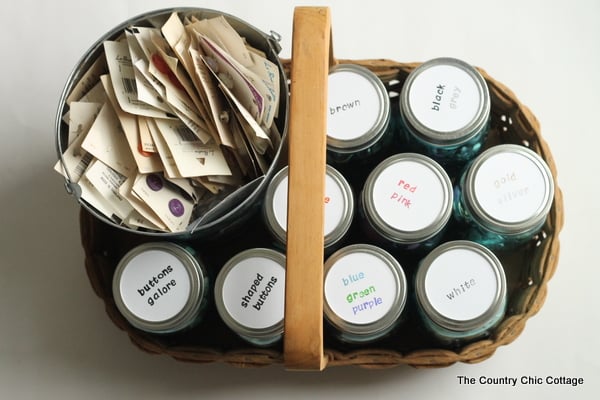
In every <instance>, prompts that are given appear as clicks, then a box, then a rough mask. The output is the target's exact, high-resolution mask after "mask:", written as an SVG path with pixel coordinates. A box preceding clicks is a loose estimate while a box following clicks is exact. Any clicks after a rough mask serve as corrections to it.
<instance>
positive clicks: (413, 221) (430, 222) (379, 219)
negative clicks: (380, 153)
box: [362, 153, 453, 244]
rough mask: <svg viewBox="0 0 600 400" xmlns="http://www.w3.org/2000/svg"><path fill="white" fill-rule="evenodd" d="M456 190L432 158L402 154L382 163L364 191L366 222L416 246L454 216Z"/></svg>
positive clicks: (387, 236) (389, 236)
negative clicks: (453, 204)
mask: <svg viewBox="0 0 600 400" xmlns="http://www.w3.org/2000/svg"><path fill="white" fill-rule="evenodd" d="M452 200H453V189H452V183H451V182H450V178H449V177H448V174H447V173H446V171H445V170H444V169H443V168H442V166H440V165H439V164H438V163H437V162H435V161H434V160H432V159H431V158H429V157H427V156H424V155H422V154H418V153H401V154H396V155H393V156H391V157H389V158H387V159H385V160H384V161H382V162H381V163H380V164H379V165H378V166H377V167H375V169H374V170H373V171H371V173H370V174H369V176H368V177H367V180H366V182H365V185H364V188H363V191H362V207H363V210H364V213H365V217H366V219H367V220H368V221H369V223H370V225H371V226H372V227H373V229H375V230H376V231H377V232H378V233H379V234H380V235H381V236H383V237H385V238H386V239H388V240H390V241H392V242H395V243H400V244H414V243H418V242H421V241H424V240H427V239H429V238H431V237H433V236H434V235H436V234H437V233H438V232H440V231H441V230H442V229H443V228H444V227H445V225H446V223H447V222H448V220H449V219H450V216H451V215H452Z"/></svg>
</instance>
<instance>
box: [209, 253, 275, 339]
mask: <svg viewBox="0 0 600 400" xmlns="http://www.w3.org/2000/svg"><path fill="white" fill-rule="evenodd" d="M285 265H286V259H285V255H284V254H282V253H280V252H278V251H275V250H272V249H267V248H253V249H248V250H244V251H242V252H240V253H238V254H236V255H235V256H233V257H232V258H231V259H230V260H229V261H227V263H226V264H225V265H224V266H223V268H222V269H221V271H220V272H219V274H218V275H217V279H216V281H215V304H216V307H217V311H218V313H219V315H220V316H221V319H222V320H223V321H224V322H225V324H226V325H227V326H228V327H229V328H230V329H231V330H233V331H234V332H236V333H237V334H238V335H239V336H241V337H242V338H245V339H247V340H250V341H259V342H263V343H265V344H269V343H272V342H274V341H276V340H278V339H279V338H280V337H281V336H282V334H283V327H284V312H285V310H284V303H285Z"/></svg>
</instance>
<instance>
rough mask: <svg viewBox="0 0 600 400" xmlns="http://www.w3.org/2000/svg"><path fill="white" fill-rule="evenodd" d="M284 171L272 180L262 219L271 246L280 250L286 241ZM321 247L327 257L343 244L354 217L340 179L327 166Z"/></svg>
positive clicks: (349, 195) (346, 186)
mask: <svg viewBox="0 0 600 400" xmlns="http://www.w3.org/2000/svg"><path fill="white" fill-rule="evenodd" d="M287 196H288V167H287V166H286V167H284V168H283V169H281V171H279V172H278V173H277V174H276V175H275V176H274V177H273V180H272V181H271V183H270V184H269V186H268V187H267V191H266V194H265V199H264V203H263V217H264V221H265V224H266V225H267V228H268V229H269V231H270V233H271V235H272V236H273V238H274V240H275V246H276V247H277V248H279V249H284V248H285V245H286V240H287V203H288V202H287V199H288V197H287ZM323 202H324V207H325V221H324V232H323V234H324V235H325V237H324V247H325V252H326V253H331V252H332V251H333V250H334V249H335V248H337V247H339V245H340V244H341V243H342V242H343V239H344V238H345V237H346V235H347V233H348V231H349V229H350V225H351V224H352V219H353V216H354V195H353V193H352V188H351V187H350V185H349V184H348V181H347V180H346V179H345V178H344V176H343V175H342V174H341V173H340V172H339V171H337V170H336V169H335V168H333V167H332V166H330V165H327V166H326V169H325V198H324V199H323Z"/></svg>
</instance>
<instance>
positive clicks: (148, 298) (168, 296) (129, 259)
mask: <svg viewBox="0 0 600 400" xmlns="http://www.w3.org/2000/svg"><path fill="white" fill-rule="evenodd" d="M208 292H209V280H208V278H207V275H206V268H205V266H204V264H203V263H202V261H201V260H200V258H199V257H198V255H197V254H196V252H195V251H194V250H192V249H190V248H187V247H182V246H180V245H177V244H174V243H171V242H150V243H145V244H142V245H139V246H137V247H135V248H133V249H132V250H130V251H129V252H128V253H127V254H126V255H125V256H124V257H123V258H122V259H121V260H120V262H119V264H118V265H117V268H116V270H115V273H114V275H113V297H114V300H115V304H116V306H117V308H118V310H119V311H120V312H121V314H122V315H123V316H124V317H125V319H126V320H127V321H128V322H129V323H130V324H131V325H132V326H134V327H135V328H138V329H141V330H143V331H146V332H150V333H159V334H167V333H173V332H177V331H181V330H184V329H187V328H191V327H193V326H195V325H196V324H198V323H199V322H200V321H201V319H202V316H203V313H204V310H205V309H206V305H207V304H208V298H209V295H208Z"/></svg>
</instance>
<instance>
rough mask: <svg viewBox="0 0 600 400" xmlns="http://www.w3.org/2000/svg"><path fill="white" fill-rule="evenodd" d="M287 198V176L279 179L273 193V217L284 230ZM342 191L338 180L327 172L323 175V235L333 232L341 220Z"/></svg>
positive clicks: (344, 206) (342, 210)
mask: <svg viewBox="0 0 600 400" xmlns="http://www.w3.org/2000/svg"><path fill="white" fill-rule="evenodd" d="M287 199H288V176H287V175H286V176H285V178H283V179H282V180H281V182H280V183H279V185H277V187H276V188H275V191H274V194H273V212H274V215H275V219H276V220H277V223H278V224H279V226H280V227H282V228H283V230H284V231H286V230H287ZM345 201H346V200H345V198H344V192H343V190H342V188H341V187H340V185H339V184H338V182H337V181H336V180H335V179H333V178H332V177H331V176H330V175H329V174H327V175H325V198H324V199H323V202H324V203H325V221H324V222H325V225H324V228H323V233H324V235H325V236H327V235H329V234H330V233H331V232H333V231H334V230H335V229H336V228H337V227H338V226H339V225H340V223H341V222H342V218H343V216H344V210H345V209H346V207H347V204H345Z"/></svg>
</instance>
